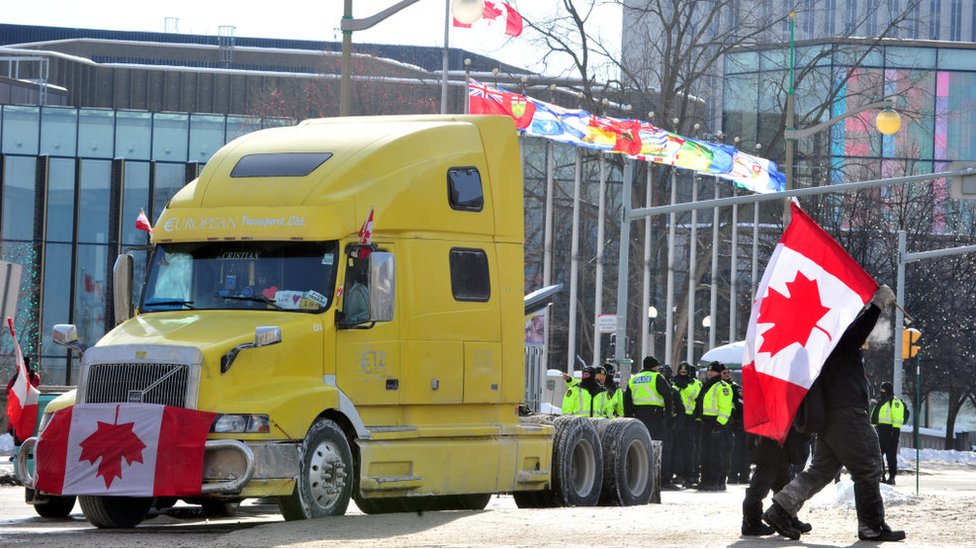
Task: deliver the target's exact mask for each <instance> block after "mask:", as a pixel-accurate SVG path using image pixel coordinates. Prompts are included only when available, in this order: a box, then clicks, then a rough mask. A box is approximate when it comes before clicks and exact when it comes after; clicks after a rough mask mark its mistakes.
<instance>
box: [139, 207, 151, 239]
mask: <svg viewBox="0 0 976 549" xmlns="http://www.w3.org/2000/svg"><path fill="white" fill-rule="evenodd" d="M136 228H137V229H139V230H140V231H145V232H147V233H149V234H153V226H152V223H150V222H149V218H148V217H146V211H145V210H143V209H142V208H139V215H138V216H137V217H136Z"/></svg>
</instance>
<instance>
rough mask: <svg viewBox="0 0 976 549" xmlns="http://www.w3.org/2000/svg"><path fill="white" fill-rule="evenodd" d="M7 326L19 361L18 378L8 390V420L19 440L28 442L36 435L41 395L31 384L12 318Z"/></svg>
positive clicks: (8, 320)
mask: <svg viewBox="0 0 976 549" xmlns="http://www.w3.org/2000/svg"><path fill="white" fill-rule="evenodd" d="M7 326H8V327H9V328H10V337H12V338H13V340H14V358H15V360H16V361H17V377H16V378H15V379H14V382H13V383H12V384H11V385H10V388H9V389H8V390H7V420H8V421H9V422H10V425H11V426H12V427H13V428H14V435H15V436H16V437H17V438H18V439H19V440H26V439H27V438H29V437H30V436H31V435H33V434H34V427H35V426H36V425H37V397H38V395H39V394H40V393H39V392H38V390H37V388H36V387H34V386H33V385H32V384H31V382H30V373H29V372H28V371H27V364H26V363H25V362H24V355H23V353H21V352H20V343H18V342H17V332H16V331H15V330H14V321H13V319H11V318H10V317H7Z"/></svg>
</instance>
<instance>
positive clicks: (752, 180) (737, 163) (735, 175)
mask: <svg viewBox="0 0 976 549" xmlns="http://www.w3.org/2000/svg"><path fill="white" fill-rule="evenodd" d="M718 176H719V177H721V178H723V179H728V180H729V181H732V182H733V183H735V185H736V186H738V187H741V188H744V189H748V190H750V191H752V192H755V193H772V192H778V191H782V190H784V189H785V188H786V176H784V175H783V173H782V172H780V171H779V169H778V167H777V166H776V163H775V162H773V161H772V160H767V159H765V158H760V157H758V156H752V155H751V154H746V153H744V152H742V151H738V150H737V151H735V153H734V154H733V155H732V169H731V170H730V171H729V172H728V173H724V174H718Z"/></svg>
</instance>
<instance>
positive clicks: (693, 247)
mask: <svg viewBox="0 0 976 549" xmlns="http://www.w3.org/2000/svg"><path fill="white" fill-rule="evenodd" d="M691 201H692V202H697V201H698V176H697V175H692V176H691ZM688 240H689V242H688V250H689V252H688V335H687V337H686V340H687V349H688V350H687V352H686V353H685V360H686V361H687V362H688V364H691V363H693V362H694V361H695V287H696V286H698V280H697V279H696V277H695V272H696V271H697V270H698V210H691V234H690V235H689V238H688ZM675 370H677V368H675Z"/></svg>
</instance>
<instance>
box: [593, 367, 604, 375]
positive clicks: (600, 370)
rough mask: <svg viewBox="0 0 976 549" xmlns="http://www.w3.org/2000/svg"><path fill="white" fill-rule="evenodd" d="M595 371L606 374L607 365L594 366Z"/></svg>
mask: <svg viewBox="0 0 976 549" xmlns="http://www.w3.org/2000/svg"><path fill="white" fill-rule="evenodd" d="M593 373H594V374H603V375H606V374H607V368H606V366H594V367H593Z"/></svg>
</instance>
